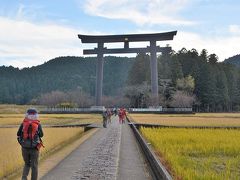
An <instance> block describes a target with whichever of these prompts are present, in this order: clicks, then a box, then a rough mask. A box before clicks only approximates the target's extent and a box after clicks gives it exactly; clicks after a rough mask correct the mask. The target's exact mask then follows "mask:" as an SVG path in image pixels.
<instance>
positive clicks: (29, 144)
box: [17, 109, 43, 180]
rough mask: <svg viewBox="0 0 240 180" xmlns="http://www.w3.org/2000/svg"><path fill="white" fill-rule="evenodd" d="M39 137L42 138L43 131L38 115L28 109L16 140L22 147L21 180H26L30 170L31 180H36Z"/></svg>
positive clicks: (40, 144) (33, 110)
mask: <svg viewBox="0 0 240 180" xmlns="http://www.w3.org/2000/svg"><path fill="white" fill-rule="evenodd" d="M41 137H43V131H42V126H41V124H40V121H39V120H38V113H37V111H36V110H35V109H28V110H27V112H26V116H25V119H24V120H23V122H22V123H21V125H20V127H19V129H18V132H17V139H18V142H19V144H20V145H21V146H22V156H23V160H24V163H25V164H24V168H23V173H22V180H27V176H28V174H29V170H30V168H31V172H32V173H31V180H37V178H38V157H39V150H40V148H41V147H42V146H43V144H42V141H41Z"/></svg>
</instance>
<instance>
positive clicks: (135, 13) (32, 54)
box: [0, 0, 240, 68]
mask: <svg viewBox="0 0 240 180" xmlns="http://www.w3.org/2000/svg"><path fill="white" fill-rule="evenodd" d="M239 10H240V1H239V0H227V1H226V0H38V1H37V0H5V1H3V0H2V1H0V66H1V65H6V66H9V65H12V66H14V67H20V68H23V67H31V66H35V65H39V64H42V63H44V62H46V61H48V60H50V59H52V58H55V57H58V56H82V48H88V47H89V46H87V45H86V44H83V45H82V44H81V41H80V40H79V39H78V38H77V34H89V35H105V34H109V35H110V34H128V33H131V34H133V33H159V32H165V31H174V30H177V31H178V33H177V35H176V36H175V38H174V40H173V41H171V42H160V43H158V44H159V45H160V46H165V45H166V44H170V45H171V46H172V47H173V49H174V50H175V51H178V50H180V49H181V48H182V47H186V48H187V49H191V48H195V49H197V50H198V51H200V50H202V49H203V48H205V49H207V51H208V53H209V54H211V53H215V54H217V55H218V57H219V61H223V60H224V59H225V58H228V57H230V56H233V55H236V54H240V19H239V17H240V15H239ZM132 46H137V45H136V44H133V45H132ZM91 47H94V46H91ZM126 56H128V54H126Z"/></svg>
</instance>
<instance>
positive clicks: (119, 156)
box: [41, 117, 151, 180]
mask: <svg viewBox="0 0 240 180" xmlns="http://www.w3.org/2000/svg"><path fill="white" fill-rule="evenodd" d="M62 179H63V180H68V179H71V180H72V179H82V180H83V179H91V180H98V179H99V180H100V179H109V180H115V179H122V180H128V179H129V180H135V179H136V180H145V179H151V178H150V176H149V173H148V169H147V166H146V164H145V161H144V158H143V156H142V154H141V151H140V149H139V147H138V144H137V142H136V140H135V137H134V135H133V133H132V131H131V129H130V128H129V127H128V125H126V124H125V125H120V124H118V122H117V120H116V117H115V118H114V119H113V122H112V124H110V125H109V126H108V128H101V129H100V130H99V131H97V132H96V133H95V134H94V135H93V136H92V137H91V138H89V139H88V140H87V141H85V142H84V143H83V144H81V145H80V146H79V147H78V148H77V149H76V150H74V151H73V152H72V153H71V154H70V155H69V156H67V157H66V158H65V159H64V160H63V161H61V162H60V163H59V164H58V165H57V166H56V167H55V168H54V169H53V170H51V171H50V172H49V173H48V174H47V175H45V176H44V177H42V178H41V180H62Z"/></svg>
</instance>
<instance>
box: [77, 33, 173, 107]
mask: <svg viewBox="0 0 240 180" xmlns="http://www.w3.org/2000/svg"><path fill="white" fill-rule="evenodd" d="M176 34H177V31H171V32H164V33H155V34H125V35H100V36H92V35H80V34H79V35H78V37H79V39H81V41H82V43H97V48H94V49H85V50H83V54H84V55H86V54H97V72H96V76H97V78H96V105H97V106H101V105H102V85H103V62H104V54H117V53H121V54H122V53H141V52H143V53H147V52H149V53H150V55H151V63H150V64H151V65H150V66H151V92H152V96H153V97H155V98H157V99H158V69H157V52H163V53H164V52H169V51H171V47H159V46H157V45H156V44H157V41H165V40H173V37H174V36H175V35H176ZM144 41H148V42H150V46H147V47H145V48H130V47H129V42H144ZM115 42H123V43H124V47H123V48H114V49H108V48H106V47H104V43H115Z"/></svg>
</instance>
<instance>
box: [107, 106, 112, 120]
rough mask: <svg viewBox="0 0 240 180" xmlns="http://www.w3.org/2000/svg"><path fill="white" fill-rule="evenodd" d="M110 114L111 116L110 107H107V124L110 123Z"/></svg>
mask: <svg viewBox="0 0 240 180" xmlns="http://www.w3.org/2000/svg"><path fill="white" fill-rule="evenodd" d="M111 116H112V112H111V110H110V109H107V122H108V124H109V123H112V119H111Z"/></svg>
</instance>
